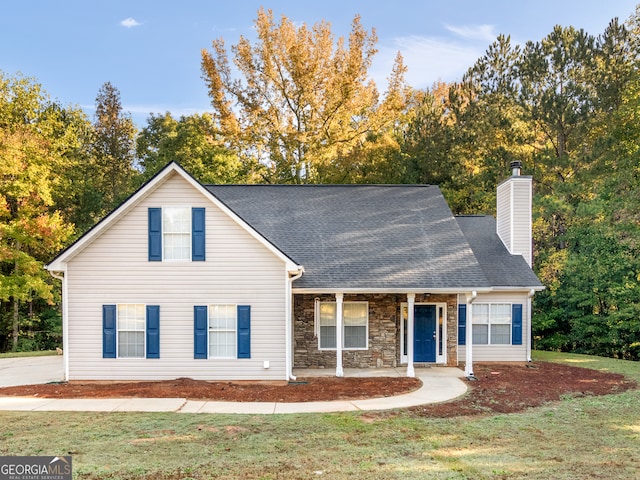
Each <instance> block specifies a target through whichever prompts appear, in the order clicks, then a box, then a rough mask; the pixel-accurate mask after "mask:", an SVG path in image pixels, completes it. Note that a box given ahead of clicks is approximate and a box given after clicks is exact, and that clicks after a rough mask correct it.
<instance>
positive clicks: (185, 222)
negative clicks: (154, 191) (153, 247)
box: [162, 207, 191, 260]
mask: <svg viewBox="0 0 640 480" xmlns="http://www.w3.org/2000/svg"><path fill="white" fill-rule="evenodd" d="M162 245H163V252H162V253H163V258H164V260H190V259H191V209H190V208H188V207H164V208H163V209H162Z"/></svg>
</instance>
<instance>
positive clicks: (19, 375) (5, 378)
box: [0, 355, 64, 387]
mask: <svg viewBox="0 0 640 480" xmlns="http://www.w3.org/2000/svg"><path fill="white" fill-rule="evenodd" d="M62 380H64V363H63V357H62V355H58V356H49V357H18V358H0V387H12V386H14V385H33V384H36V383H49V382H60V381H62Z"/></svg>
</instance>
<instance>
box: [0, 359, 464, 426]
mask: <svg viewBox="0 0 640 480" xmlns="http://www.w3.org/2000/svg"><path fill="white" fill-rule="evenodd" d="M34 358H38V357H34ZM41 358H49V359H55V358H56V357H41ZM0 360H1V361H0V374H1V375H0V384H1V385H3V386H7V385H5V380H6V381H11V379H12V378H14V376H13V374H10V375H8V376H7V377H6V378H5V373H7V372H8V371H9V370H10V369H11V367H10V365H3V361H4V360H8V359H0ZM11 360H22V359H11ZM19 363H20V362H18V364H19ZM25 363H27V362H25ZM44 363H45V364H46V362H44ZM50 363H51V364H52V365H56V361H55V360H50ZM13 366H14V367H17V365H15V364H14V365H13ZM32 367H33V368H32V370H33V369H35V370H36V371H40V372H41V373H40V375H42V376H43V377H45V378H46V377H47V375H46V374H45V372H42V371H41V370H42V364H41V363H40V362H33V363H32ZM38 367H39V368H38ZM20 368H22V367H20ZM29 372H30V370H29V368H27V367H24V370H23V373H24V374H25V377H23V380H24V379H31V378H35V377H36V376H37V375H36V373H35V371H34V372H31V373H29ZM296 373H298V374H299V375H300V376H302V375H303V374H307V373H308V372H306V371H298V372H296ZM313 373H315V374H316V375H317V374H325V375H331V374H332V372H331V371H329V370H327V371H326V372H318V371H316V370H314V371H313ZM367 374H368V376H371V375H387V376H399V375H402V374H403V369H384V370H370V371H369V370H354V371H348V370H347V371H345V375H347V376H359V375H360V376H364V375H367ZM49 376H51V374H49ZM54 376H55V375H54ZM416 376H417V377H418V378H420V380H422V387H421V388H420V389H418V390H416V391H414V392H411V393H406V394H403V395H396V396H393V397H384V398H370V399H366V400H337V401H330V402H298V403H284V402H282V403H281V402H216V401H205V400H187V399H185V398H108V399H84V398H71V399H52V398H37V397H1V396H0V410H16V411H37V412H44V411H81V412H176V413H237V414H252V415H253V414H287V413H313V412H315V413H319V412H320V413H321V412H350V411H367V410H388V409H394V408H407V407H412V406H416V405H424V404H429V403H437V402H443V401H446V400H451V399H453V398H455V397H458V396H460V395H462V394H464V393H465V392H466V391H467V386H466V384H465V382H464V380H463V378H464V373H463V372H462V371H461V370H460V369H458V368H450V367H433V368H418V369H416ZM28 383H43V382H32V381H29V382H28Z"/></svg>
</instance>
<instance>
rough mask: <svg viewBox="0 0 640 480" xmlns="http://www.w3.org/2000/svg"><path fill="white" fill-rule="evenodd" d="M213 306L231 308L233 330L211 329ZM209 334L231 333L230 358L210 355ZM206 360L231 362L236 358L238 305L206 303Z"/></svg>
mask: <svg viewBox="0 0 640 480" xmlns="http://www.w3.org/2000/svg"><path fill="white" fill-rule="evenodd" d="M215 306H225V307H233V314H234V328H233V330H231V329H217V330H212V329H211V312H212V311H213V308H212V307H215ZM211 332H227V333H229V332H233V341H234V353H233V355H232V356H224V357H223V356H217V355H216V356H214V355H211ZM207 358H214V359H216V360H231V359H237V358H238V304H237V303H208V304H207Z"/></svg>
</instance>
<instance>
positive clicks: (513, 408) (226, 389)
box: [0, 362, 637, 417]
mask: <svg viewBox="0 0 640 480" xmlns="http://www.w3.org/2000/svg"><path fill="white" fill-rule="evenodd" d="M474 367H475V368H474V370H475V372H474V373H475V376H476V378H477V380H475V381H473V380H464V381H465V382H467V385H468V386H469V391H468V392H467V393H466V394H465V395H464V396H462V397H460V398H458V399H455V400H452V401H450V402H445V403H440V404H431V405H424V406H419V407H412V408H411V409H409V410H410V411H411V412H412V413H414V414H416V415H420V416H428V417H455V416H462V415H483V414H493V413H513V412H519V411H522V410H525V409H527V408H530V407H537V406H540V405H543V404H545V403H548V402H553V401H557V400H560V399H561V397H563V396H566V395H572V396H583V395H607V394H611V393H619V392H623V391H626V390H629V389H633V388H636V387H637V385H636V383H635V382H633V381H631V380H627V379H626V378H625V377H624V376H622V375H618V374H613V373H606V372H600V371H597V370H591V369H587V368H580V367H572V366H569V365H562V364H556V363H548V362H535V363H531V364H513V363H511V364H476V365H475V366H474ZM434 368H437V367H434ZM420 385H421V382H420V381H419V380H418V379H415V378H406V377H401V378H390V377H370V378H354V377H349V378H335V377H313V378H304V379H301V378H299V379H298V382H297V383H294V384H286V383H284V382H272V383H266V382H263V383H250V382H204V381H196V380H191V379H186V378H181V379H177V380H169V381H158V382H70V383H54V384H46V385H27V386H19V387H5V388H0V395H13V396H37V397H42V398H109V397H111V398H115V397H121V398H122V397H127V398H128V397H142V398H144V397H157V398H167V397H178V398H188V399H201V400H219V401H237V402H310V401H324V400H354V399H362V398H374V397H385V396H390V395H398V394H402V393H407V392H410V391H412V390H415V389H416V388H418V387H419V386H420Z"/></svg>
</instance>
